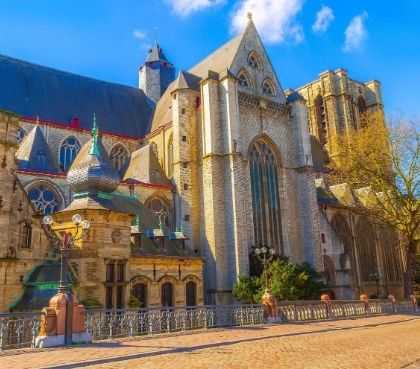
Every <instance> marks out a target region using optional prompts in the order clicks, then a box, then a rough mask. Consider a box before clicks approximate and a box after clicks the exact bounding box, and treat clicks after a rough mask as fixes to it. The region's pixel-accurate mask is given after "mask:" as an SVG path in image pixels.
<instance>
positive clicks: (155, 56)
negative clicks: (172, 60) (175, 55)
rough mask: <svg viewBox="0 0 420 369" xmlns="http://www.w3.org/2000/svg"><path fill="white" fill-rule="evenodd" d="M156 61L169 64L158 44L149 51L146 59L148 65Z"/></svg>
mask: <svg viewBox="0 0 420 369" xmlns="http://www.w3.org/2000/svg"><path fill="white" fill-rule="evenodd" d="M155 61H166V62H168V59H167V57H166V56H165V54H164V53H163V50H162V49H161V47H160V46H159V44H158V43H157V42H156V43H155V44H154V45H153V47H152V48H151V49H150V50H149V53H148V54H147V57H146V63H153V62H155ZM168 63H169V62H168Z"/></svg>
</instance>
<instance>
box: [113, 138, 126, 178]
mask: <svg viewBox="0 0 420 369" xmlns="http://www.w3.org/2000/svg"><path fill="white" fill-rule="evenodd" d="M129 156H130V154H129V153H128V151H127V149H126V148H125V147H124V146H123V145H121V144H116V145H115V146H114V147H113V148H112V149H111V153H110V155H109V158H110V160H111V163H112V165H113V167H114V168H115V169H116V170H117V171H118V173H119V174H120V176H122V175H123V174H124V172H125V170H126V169H127V166H128V159H129Z"/></svg>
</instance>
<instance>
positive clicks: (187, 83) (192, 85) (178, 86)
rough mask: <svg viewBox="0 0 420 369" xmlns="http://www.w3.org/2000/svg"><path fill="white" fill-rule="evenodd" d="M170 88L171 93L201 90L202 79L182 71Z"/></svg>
mask: <svg viewBox="0 0 420 369" xmlns="http://www.w3.org/2000/svg"><path fill="white" fill-rule="evenodd" d="M170 87H171V91H176V90H184V89H192V90H199V89H200V78H199V77H197V76H194V75H193V74H191V73H188V72H184V71H183V70H182V71H180V72H179V74H178V77H177V79H176V80H175V81H174V82H173V83H172V84H171V86H170Z"/></svg>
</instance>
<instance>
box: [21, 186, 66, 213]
mask: <svg viewBox="0 0 420 369" xmlns="http://www.w3.org/2000/svg"><path fill="white" fill-rule="evenodd" d="M28 196H29V199H30V200H31V202H32V204H33V205H34V207H35V209H37V210H38V211H40V212H41V213H42V214H51V213H54V212H56V211H58V210H59V208H60V205H61V200H60V197H59V196H58V194H57V191H55V190H54V189H53V188H52V187H50V186H48V185H47V184H44V183H41V184H36V185H34V186H32V187H31V188H30V189H29V191H28Z"/></svg>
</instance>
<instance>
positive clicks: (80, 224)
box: [42, 214, 90, 294]
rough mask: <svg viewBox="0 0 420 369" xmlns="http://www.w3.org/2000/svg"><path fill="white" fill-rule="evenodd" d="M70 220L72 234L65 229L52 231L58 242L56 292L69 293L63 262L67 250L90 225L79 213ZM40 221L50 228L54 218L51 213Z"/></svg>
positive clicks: (80, 237)
mask: <svg viewBox="0 0 420 369" xmlns="http://www.w3.org/2000/svg"><path fill="white" fill-rule="evenodd" d="M71 221H72V223H73V224H74V225H75V226H76V232H75V233H74V234H73V233H71V232H66V231H61V232H58V233H57V232H54V235H55V237H57V241H58V242H59V244H60V246H59V249H60V283H59V286H58V292H61V293H69V294H71V290H68V288H67V287H68V286H67V282H65V280H64V279H65V278H64V268H65V266H66V265H67V263H65V261H66V260H65V259H66V258H67V251H69V250H70V249H71V248H72V246H73V245H74V243H75V242H77V241H79V240H81V239H82V237H83V234H84V232H86V231H87V230H88V229H89V227H90V223H89V221H88V220H86V219H85V220H83V219H82V217H81V215H80V214H74V215H73V217H72V218H71ZM42 222H43V223H44V225H46V226H47V227H48V228H50V229H51V226H52V225H53V224H54V219H53V217H52V216H51V215H46V216H45V217H44V218H43V220H42Z"/></svg>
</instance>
